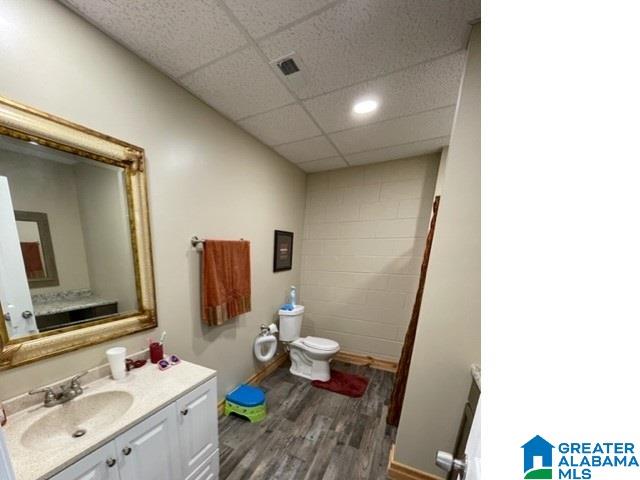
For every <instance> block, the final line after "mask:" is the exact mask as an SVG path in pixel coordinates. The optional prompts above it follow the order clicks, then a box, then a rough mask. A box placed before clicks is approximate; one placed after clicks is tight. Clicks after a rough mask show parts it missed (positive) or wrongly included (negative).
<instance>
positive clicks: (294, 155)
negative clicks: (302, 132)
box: [275, 136, 338, 163]
mask: <svg viewBox="0 0 640 480" xmlns="http://www.w3.org/2000/svg"><path fill="white" fill-rule="evenodd" d="M275 150H276V151H277V152H278V153H279V154H280V155H282V156H283V157H285V158H287V159H289V160H291V161H292V162H293V163H302V162H310V161H312V160H318V159H320V158H327V157H334V156H336V155H338V151H337V150H336V149H335V147H334V146H333V145H332V144H331V142H330V141H329V140H327V137H324V136H321V137H315V138H309V139H307V140H302V141H301V142H293V143H286V144H284V145H280V146H278V147H276V148H275Z"/></svg>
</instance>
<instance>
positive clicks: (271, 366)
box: [218, 352, 289, 416]
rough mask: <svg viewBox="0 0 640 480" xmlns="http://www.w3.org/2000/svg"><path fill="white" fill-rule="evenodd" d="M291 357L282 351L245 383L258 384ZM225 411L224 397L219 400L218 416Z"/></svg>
mask: <svg viewBox="0 0 640 480" xmlns="http://www.w3.org/2000/svg"><path fill="white" fill-rule="evenodd" d="M288 358H289V354H288V353H287V352H281V353H280V354H279V355H277V356H276V357H275V358H274V359H273V360H271V362H270V363H268V364H267V365H265V367H264V368H263V369H262V370H260V371H258V372H256V373H254V374H253V375H251V376H250V377H249V378H248V379H247V380H245V381H244V382H243V383H245V384H249V385H257V384H258V383H260V382H262V380H264V379H265V378H267V377H268V376H269V375H271V374H272V373H273V372H275V371H276V370H277V369H278V368H280V366H281V365H282V364H284V363H285V362H286V361H287V359H288ZM223 413H224V398H223V399H222V400H220V401H219V402H218V416H220V415H222V414H223Z"/></svg>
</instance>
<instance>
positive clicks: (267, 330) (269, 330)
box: [260, 323, 278, 337]
mask: <svg viewBox="0 0 640 480" xmlns="http://www.w3.org/2000/svg"><path fill="white" fill-rule="evenodd" d="M276 333H278V326H277V325H276V324H275V323H272V324H271V325H269V326H268V327H267V326H266V325H264V324H262V325H260V335H261V336H263V337H264V336H266V335H275V334H276Z"/></svg>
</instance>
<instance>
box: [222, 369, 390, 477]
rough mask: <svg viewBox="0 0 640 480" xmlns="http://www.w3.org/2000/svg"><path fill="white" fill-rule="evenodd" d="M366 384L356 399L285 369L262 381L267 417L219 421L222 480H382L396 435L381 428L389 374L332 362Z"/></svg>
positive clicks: (382, 426)
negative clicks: (333, 391) (258, 421)
mask: <svg viewBox="0 0 640 480" xmlns="http://www.w3.org/2000/svg"><path fill="white" fill-rule="evenodd" d="M332 367H333V368H335V369H337V370H341V371H345V372H351V373H356V374H358V375H363V376H365V377H368V378H369V386H368V387H367V391H366V393H365V394H364V395H363V396H362V397H361V398H350V397H347V396H344V395H339V394H336V393H332V392H329V391H326V390H321V389H319V388H315V387H312V386H311V383H310V382H309V381H308V380H305V379H302V378H300V377H296V376H294V375H291V374H290V373H289V370H288V365H287V366H286V367H283V368H279V369H278V370H277V371H276V372H274V373H273V374H272V375H271V376H269V377H268V378H266V379H265V380H264V381H263V382H262V384H261V385H260V387H261V388H262V389H263V390H265V392H266V395H267V406H268V416H267V418H266V419H265V420H263V421H262V422H260V423H257V424H251V423H249V422H248V421H246V420H243V419H240V418H236V417H233V416H230V417H222V418H220V425H219V432H220V480H239V479H251V480H267V479H268V480H275V479H282V480H288V479H290V480H315V479H318V480H320V479H322V480H330V479H335V480H356V479H371V480H383V479H386V478H387V477H386V469H387V463H388V459H389V450H390V448H391V443H392V442H393V440H394V436H395V428H392V427H388V426H387V425H386V422H385V418H386V416H387V403H388V400H389V396H390V394H391V389H392V388H393V374H391V373H388V372H383V371H381V370H374V369H371V368H368V367H362V366H355V365H348V364H345V363H340V362H333V363H332Z"/></svg>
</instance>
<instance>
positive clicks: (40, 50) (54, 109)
mask: <svg viewBox="0 0 640 480" xmlns="http://www.w3.org/2000/svg"><path fill="white" fill-rule="evenodd" d="M0 19H1V20H0V21H1V22H2V28H1V29H0V57H1V58H2V75H0V95H3V96H6V97H9V98H11V99H13V100H17V101H19V102H23V103H26V104H28V105H32V106H34V107H36V108H39V109H42V110H45V111H47V112H51V113H53V114H56V115H59V116H62V117H65V118H68V119H70V120H72V121H74V122H77V123H80V124H83V125H86V126H88V127H90V128H93V129H96V130H98V131H101V132H104V133H107V134H109V135H113V136H115V137H118V138H121V139H123V140H126V141H129V142H131V143H134V144H137V145H140V146H142V147H144V148H145V149H146V153H147V156H148V164H147V166H148V172H149V196H150V209H151V230H152V236H153V257H154V262H155V275H156V287H157V300H158V315H159V322H160V328H159V329H157V331H155V332H144V333H141V334H137V335H132V336H128V337H124V338H122V339H121V340H118V341H115V342H108V343H103V344H100V345H97V346H94V347H90V348H85V349H82V350H79V351H77V352H72V353H69V354H65V355H62V356H58V357H55V358H52V359H49V360H44V361H41V362H38V363H35V364H32V365H27V366H24V367H20V368H15V369H12V370H8V371H4V372H0V398H6V397H8V396H11V395H13V394H17V393H20V392H24V391H25V390H27V389H29V388H31V387H33V386H35V385H38V384H42V383H47V382H50V381H53V380H55V379H58V378H62V377H65V376H68V375H70V374H72V373H74V372H76V371H78V370H81V369H83V368H87V367H91V366H93V365H97V364H99V363H102V362H104V361H105V357H104V351H105V349H106V348H108V347H109V346H112V345H114V344H119V345H123V346H125V347H127V348H128V349H129V350H130V351H135V350H138V349H142V348H143V347H144V346H145V345H146V343H147V337H148V336H149V335H155V336H158V335H159V333H160V332H161V331H162V330H166V331H167V333H168V336H167V343H166V345H167V349H168V350H169V351H170V352H171V353H177V354H178V355H182V357H183V358H185V359H186V360H191V361H194V362H198V363H200V364H202V365H206V366H208V367H212V368H215V369H218V371H219V394H220V396H223V395H224V393H225V392H226V391H227V390H228V389H230V388H231V387H232V386H233V385H235V384H237V383H238V382H240V381H242V380H245V379H246V378H247V377H249V376H250V375H251V374H252V373H253V372H254V371H255V369H256V365H255V364H254V360H253V353H252V342H253V339H254V337H255V336H256V335H257V333H258V328H259V325H260V324H261V323H268V322H269V321H271V320H272V319H274V318H275V312H276V310H277V308H278V306H279V305H280V304H281V303H282V300H283V298H284V296H285V294H286V291H287V287H288V286H289V285H292V284H297V283H298V282H299V279H300V269H299V266H300V258H299V252H300V248H297V249H296V248H294V252H296V257H294V269H293V270H291V271H288V272H282V273H278V274H274V273H272V261H273V257H272V255H273V230H274V229H282V230H291V231H294V232H295V233H296V234H297V235H298V238H300V236H301V233H302V224H303V214H304V200H305V198H304V197H305V176H304V174H303V172H302V171H300V170H299V169H298V168H297V167H296V166H294V165H292V164H291V163H289V162H287V161H286V160H284V159H283V158H281V157H280V156H278V155H277V154H276V153H274V152H273V151H272V150H270V149H268V148H266V147H265V146H264V145H262V144H261V143H259V142H258V141H257V140H255V139H254V138H253V137H251V136H249V135H248V134H246V133H245V132H243V131H242V130H240V129H239V128H238V127H236V126H235V125H233V124H232V123H231V122H229V121H227V120H225V119H224V118H223V117H221V116H220V115H219V114H217V113H216V112H214V111H213V110H212V109H211V108H210V107H208V106H207V105H205V104H204V103H202V102H201V101H199V100H197V99H196V98H194V97H193V96H191V95H190V94H189V93H187V92H186V91H185V90H183V89H182V88H180V87H178V86H177V85H176V84H175V83H173V82H172V81H171V80H169V79H168V78H166V77H164V76H163V75H161V74H160V73H158V72H157V71H156V70H154V69H153V68H152V67H150V66H149V65H148V64H146V63H144V62H143V61H141V60H140V59H138V58H137V57H135V56H133V55H132V54H130V53H129V52H127V51H126V50H125V49H124V48H122V47H121V46H119V45H118V44H116V43H115V42H113V41H112V40H110V39H109V38H108V37H106V36H105V35H103V34H102V33H100V32H99V31H98V30H96V29H95V28H94V27H92V26H91V25H89V24H88V23H86V22H85V21H84V20H82V19H80V18H79V17H77V16H76V15H74V14H73V13H71V12H70V11H68V10H67V9H66V8H64V7H63V6H61V5H59V4H58V3H56V2H53V1H34V2H25V1H23V0H7V1H4V2H2V3H0ZM192 235H198V236H200V237H202V238H227V239H229V238H230V239H238V238H241V237H244V238H245V239H248V240H250V241H251V254H252V264H251V267H252V287H253V311H252V312H251V313H250V314H247V315H244V316H242V317H241V318H239V319H237V320H235V321H232V322H230V323H228V324H227V325H224V326H221V327H215V328H210V327H206V326H204V325H202V324H201V322H200V320H199V308H198V302H199V291H198V289H199V283H200V282H199V279H198V253H197V252H195V251H194V250H193V249H192V248H191V245H190V243H189V239H190V238H191V236H192Z"/></svg>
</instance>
